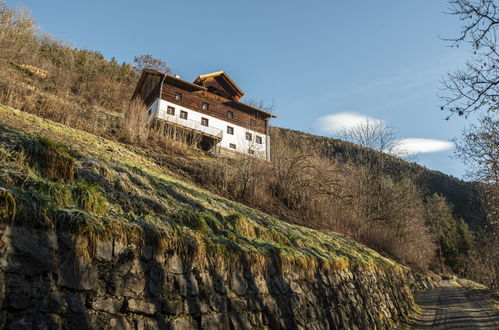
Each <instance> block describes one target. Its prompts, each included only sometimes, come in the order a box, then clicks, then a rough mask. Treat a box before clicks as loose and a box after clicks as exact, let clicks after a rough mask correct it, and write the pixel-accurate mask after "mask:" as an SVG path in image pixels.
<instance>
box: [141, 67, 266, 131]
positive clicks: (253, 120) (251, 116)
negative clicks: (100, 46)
mask: <svg viewBox="0 0 499 330" xmlns="http://www.w3.org/2000/svg"><path fill="white" fill-rule="evenodd" d="M243 95H244V92H243V91H242V90H241V89H240V88H239V87H238V86H237V85H236V84H235V83H234V82H233V81H232V79H231V78H230V77H229V76H228V75H227V74H226V73H225V72H223V71H219V72H215V73H210V74H205V75H201V76H199V77H197V78H196V80H195V81H194V83H190V82H188V81H185V80H182V79H180V78H178V77H175V76H171V75H168V74H165V73H163V72H160V71H156V70H144V71H143V72H142V75H141V76H140V79H139V82H138V83H137V87H136V88H135V91H134V93H133V96H132V99H140V100H141V101H142V102H143V103H144V104H145V105H146V107H149V105H150V104H152V103H153V102H154V101H155V100H156V99H158V98H161V99H163V100H166V101H168V102H170V103H174V104H177V105H179V106H183V107H185V108H189V109H191V110H194V111H197V112H200V113H205V114H206V115H209V116H212V117H215V118H218V119H221V120H224V121H226V122H228V123H232V124H234V125H238V126H241V127H244V128H247V129H251V130H253V131H256V132H259V133H262V134H266V133H267V128H268V120H269V119H270V118H274V117H275V116H274V115H272V114H271V113H268V112H266V111H264V110H261V109H258V108H255V107H253V106H250V105H247V104H245V103H242V102H239V99H240V98H241V97H242V96H243Z"/></svg>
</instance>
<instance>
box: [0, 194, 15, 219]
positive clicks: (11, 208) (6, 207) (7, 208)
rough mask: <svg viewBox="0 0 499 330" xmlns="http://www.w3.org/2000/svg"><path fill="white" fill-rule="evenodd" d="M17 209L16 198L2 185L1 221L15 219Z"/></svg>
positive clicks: (0, 200)
mask: <svg viewBox="0 0 499 330" xmlns="http://www.w3.org/2000/svg"><path fill="white" fill-rule="evenodd" d="M16 210H17V209H16V199H15V198H14V196H13V195H12V193H11V192H10V191H8V190H7V189H4V188H1V187H0V221H2V220H13V219H14V217H15V216H16Z"/></svg>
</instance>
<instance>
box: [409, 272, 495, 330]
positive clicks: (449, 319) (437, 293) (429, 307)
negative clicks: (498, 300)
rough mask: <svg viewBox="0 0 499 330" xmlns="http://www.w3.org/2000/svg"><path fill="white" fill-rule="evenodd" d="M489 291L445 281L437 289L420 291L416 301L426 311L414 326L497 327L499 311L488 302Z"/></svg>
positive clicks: (422, 327) (425, 327) (423, 311)
mask: <svg viewBox="0 0 499 330" xmlns="http://www.w3.org/2000/svg"><path fill="white" fill-rule="evenodd" d="M486 297H487V292H486V291H484V290H473V289H468V288H464V287H461V286H457V285H455V284H453V283H452V282H451V281H442V283H441V285H440V286H439V287H437V288H435V289H433V290H430V291H425V292H420V293H418V294H417V295H416V302H417V303H418V304H419V305H420V306H421V308H422V313H421V315H420V316H419V317H418V319H417V320H415V323H414V326H413V327H414V329H497V330H499V310H497V309H493V308H492V306H491V305H490V304H489V303H488V302H487V298H486Z"/></svg>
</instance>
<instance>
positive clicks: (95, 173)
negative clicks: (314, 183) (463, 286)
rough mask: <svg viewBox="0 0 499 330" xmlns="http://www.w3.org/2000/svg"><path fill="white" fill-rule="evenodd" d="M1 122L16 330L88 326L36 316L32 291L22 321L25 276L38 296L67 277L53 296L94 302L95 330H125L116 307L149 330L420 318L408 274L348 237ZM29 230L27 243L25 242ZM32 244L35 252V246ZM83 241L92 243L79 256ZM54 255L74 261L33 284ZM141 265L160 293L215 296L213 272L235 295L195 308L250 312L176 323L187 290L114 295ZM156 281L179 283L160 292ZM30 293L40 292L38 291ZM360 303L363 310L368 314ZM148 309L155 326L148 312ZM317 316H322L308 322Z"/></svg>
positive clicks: (33, 125) (8, 318)
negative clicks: (118, 277)
mask: <svg viewBox="0 0 499 330" xmlns="http://www.w3.org/2000/svg"><path fill="white" fill-rule="evenodd" d="M0 118H1V120H0V218H1V219H2V221H3V223H4V224H6V225H7V227H6V225H2V229H1V233H2V235H3V236H2V237H3V238H2V242H3V243H2V244H3V246H4V249H5V251H6V253H4V254H3V256H2V263H1V266H0V275H1V276H2V278H4V279H7V280H6V283H7V286H6V289H5V290H3V296H2V297H4V298H5V299H4V300H3V303H2V308H1V309H0V311H1V313H3V314H2V315H3V320H4V322H6V323H10V322H15V321H14V320H19V319H20V318H22V319H23V320H24V321H25V322H27V323H29V322H32V323H33V322H37V321H36V320H38V319H37V318H38V317H41V318H42V319H43V320H45V321H44V322H55V323H57V322H62V323H64V322H67V320H72V319H73V318H74V317H76V316H74V315H73V314H72V312H71V311H69V310H66V309H64V310H57V311H55V312H54V313H55V314H57V315H58V317H59V318H60V319H58V318H55V319H54V318H53V316H50V317H49V318H48V319H46V318H47V317H48V316H43V315H45V314H43V315H41V316H40V315H38V314H37V313H38V312H35V311H36V308H38V307H36V306H38V305H37V304H40V303H41V302H40V299H42V297H40V296H37V294H42V293H41V292H38V291H36V290H32V291H29V292H33V293H32V294H31V296H30V297H29V299H30V301H32V302H31V303H28V304H23V305H22V306H21V307H19V306H20V305H19V304H20V302H19V301H20V299H27V298H22V297H21V296H20V293H19V292H18V289H15V288H14V287H10V286H9V283H10V282H9V281H11V280H9V279H11V278H14V279H17V280H20V279H19V274H25V272H28V273H29V274H30V276H31V277H32V279H31V283H38V282H37V281H38V280H37V278H38V277H36V276H41V277H40V281H42V278H47V276H48V277H52V276H55V275H54V274H57V273H58V274H59V275H58V278H59V279H58V280H55V281H53V282H50V283H52V284H50V285H49V287H50V288H51V290H52V291H51V292H52V293H50V294H53V295H54V297H55V296H57V295H59V294H63V296H64V295H66V296H64V297H67V296H68V294H71V295H76V296H77V297H79V298H78V299H80V298H81V299H86V300H87V301H92V302H91V303H89V304H90V306H91V308H87V310H86V314H87V316H88V319H86V321H85V322H88V323H89V324H101V323H102V324H108V325H109V324H113V322H118V321H116V319H115V318H114V317H111V316H110V315H109V313H102V312H101V311H100V309H102V308H104V307H100V309H99V308H98V307H96V306H101V305H102V304H103V302H102V301H109V299H118V300H119V301H121V302H122V303H123V301H124V302H125V303H123V304H124V305H123V307H121V308H118V311H117V312H115V313H117V314H119V316H120V317H121V318H122V319H123V320H124V321H123V322H128V323H133V322H138V320H139V319H140V320H142V321H141V322H146V323H147V322H149V323H150V324H154V323H155V325H156V326H160V327H161V326H163V325H164V324H166V323H162V322H167V323H172V324H175V322H191V323H192V322H194V323H198V324H201V325H202V324H207V323H206V322H208V323H209V322H211V321H210V320H211V319H212V318H213V317H215V318H216V319H217V320H219V319H218V318H221V319H220V320H222V321H221V322H222V324H225V323H227V324H228V322H229V321H230V322H232V323H233V324H234V322H242V321H241V320H243V321H244V320H248V324H251V326H263V325H265V324H267V325H270V326H271V327H274V326H278V324H282V325H284V326H286V327H288V326H290V327H299V326H300V324H302V326H305V325H306V323H307V321H306V320H313V322H314V323H316V324H317V326H318V327H324V326H330V327H333V328H339V327H349V326H354V325H355V326H358V327H372V326H380V327H385V326H388V325H393V324H397V323H398V322H400V321H402V320H403V319H404V318H405V317H407V316H408V315H409V314H410V313H412V311H413V308H414V305H413V298H412V295H411V293H410V290H409V288H408V284H409V281H408V277H407V276H408V275H407V274H408V270H407V269H406V268H405V267H402V266H400V265H398V264H396V263H395V262H393V261H391V260H389V259H387V258H385V257H382V256H381V255H379V254H378V253H376V252H375V251H373V250H371V249H368V248H366V247H364V246H363V245H361V244H359V243H357V242H355V241H353V240H351V239H348V238H347V237H345V236H343V235H339V234H336V233H333V232H330V231H318V230H313V229H309V228H305V227H301V226H297V225H292V224H289V223H287V222H283V221H281V220H279V219H276V218H274V217H271V216H269V215H266V214H264V213H262V212H259V211H256V210H254V209H251V208H249V207H246V206H244V205H241V204H239V203H236V202H232V201H230V200H227V199H224V198H221V197H219V196H216V195H214V194H213V193H210V192H207V191H205V190H203V189H200V188H198V187H196V186H193V185H191V184H187V183H185V182H183V181H180V180H177V179H174V178H173V177H172V175H171V173H168V172H166V171H165V170H164V169H163V168H161V167H159V166H158V165H156V164H155V163H154V162H152V161H151V160H149V159H147V158H146V157H144V156H141V155H139V154H137V153H135V152H133V151H132V150H130V149H129V148H127V147H126V146H124V145H121V144H119V143H115V142H112V141H109V140H105V139H103V138H99V137H96V136H94V135H91V134H89V133H86V132H82V131H78V130H75V129H71V128H68V127H66V126H64V125H61V124H57V123H54V122H51V121H48V120H45V119H42V118H39V117H36V116H34V115H30V114H27V113H24V112H21V111H17V110H13V109H11V108H6V107H0ZM61 142H62V143H64V144H62V143H61ZM19 226H21V227H23V228H27V229H25V230H27V231H25V230H24V229H16V228H20V227H19ZM52 233H56V236H57V238H54V239H48V240H46V239H42V238H40V237H45V236H47V237H52V236H51V235H54V234H52ZM63 233H67V234H63ZM64 235H70V236H69V237H72V238H70V239H69V240H70V241H74V242H75V243H74V244H75V246H76V247H75V248H73V249H71V248H70V249H69V250H68V251H70V252H68V253H73V254H74V255H72V254H70V255H69V256H65V257H63V256H62V255H63V254H64V253H66V252H63V251H61V250H60V248H58V247H57V246H53V243H43V242H45V241H47V242H54V241H57V242H59V245H58V246H60V244H63V243H61V242H63V241H64V242H66V243H64V244H66V245H67V244H69V246H72V245H71V243H67V240H68V239H62V237H66V236H64ZM26 237H31V238H32V239H30V240H29V242H27V241H26ZM81 241H84V242H86V243H85V244H83V248H81V247H80V248H77V247H78V246H80V245H81ZM32 242H42V243H39V244H41V245H40V246H38V247H37V248H31V249H28V248H27V247H26V245H27V244H33V243H32ZM105 242H112V244H111V246H114V248H111V251H114V252H113V254H112V256H110V257H109V258H108V259H105V260H107V262H104V263H102V258H101V259H99V255H101V254H102V252H99V251H100V249H99V248H98V247H99V246H101V245H102V244H104V245H105V244H106V243H105ZM119 242H127V244H128V246H129V249H130V252H129V253H128V254H123V253H124V252H123V253H122V254H117V253H116V246H117V244H118V243H119ZM37 244H38V243H37ZM119 244H122V243H119ZM147 246H150V248H151V249H152V250H153V251H155V252H154V253H153V255H154V256H155V257H152V259H151V257H147V258H146V259H144V258H145V257H140V256H141V255H142V256H143V255H144V253H145V252H144V251H146V250H144V249H145V248H146V247H147ZM47 248H50V251H51V252H50V253H49V255H55V256H57V255H61V256H60V257H54V258H55V259H54V261H53V262H51V263H50V265H49V266H47V269H45V268H43V270H40V271H38V270H36V269H35V270H33V267H35V268H36V266H37V265H39V263H35V264H30V260H31V259H30V258H35V257H36V258H35V259H37V260H38V259H39V256H38V253H40V251H44V250H46V249H47ZM23 251H24V252H23ZM133 251H138V252H137V253H138V254H134V253H135V252H133ZM141 251H142V252H141ZM19 253H22V255H21V257H20V256H19ZM130 253H131V255H130ZM125 255H127V256H129V257H126V258H125ZM134 255H135V256H137V258H138V259H134V258H135V257H133V256H134ZM19 258H21V259H19ZM68 258H69V259H68ZM94 258H95V259H94ZM123 258H125V259H123ZM130 258H132V259H130ZM172 258H173V259H172ZM175 258H180V260H182V261H181V262H180V263H181V264H180V266H179V265H177V266H175V265H174V266H172V262H173V263H176V264H178V262H176V261H175V260H176V259H175ZM49 259H50V258H49ZM64 260H66V261H67V260H74V261H73V262H75V263H76V264H75V266H71V267H70V268H68V269H70V270H71V271H74V269H80V268H81V267H83V266H81V265H82V263H83V264H84V265H85V266H84V268H82V270H81V272H83V273H84V274H86V272H87V271H89V270H88V269H91V270H92V271H91V272H90V273H89V274H93V275H92V276H94V277H92V278H94V279H95V281H92V283H88V282H85V281H84V280H83V278H84V277H81V276H82V275H78V276H77V277H76V278H77V279H80V280H75V278H74V276H72V275H71V276H69V275H68V276H69V277H68V278H69V279H67V278H66V279H65V269H66V268H65V263H66V261H64ZM78 260H80V261H78ZM92 260H93V261H92ZM99 260H100V261H101V263H99ZM111 260H114V261H113V262H111ZM127 260H128V261H127ZM133 260H135V261H133ZM144 260H148V261H147V263H146V261H144ZM26 262H27V264H26V265H25V266H24V267H21V268H19V265H23V263H26ZM129 262H132V263H133V262H135V263H138V264H140V265H142V266H141V267H142V268H143V269H142V268H141V269H142V270H137V274H136V277H137V279H136V280H137V281H139V282H140V281H144V283H151V281H156V282H154V285H156V286H157V285H160V286H164V285H166V283H169V282H168V281H170V280H171V281H180V280H181V279H179V277H180V278H185V277H186V276H188V277H189V280H188V281H187V282H188V283H191V284H189V285H195V286H196V287H202V286H203V285H207V284H206V283H205V282H204V280H202V279H201V277H199V278H198V277H197V276H198V275H199V274H200V272H201V273H207V274H208V275H209V277H212V278H213V279H212V280H213V281H214V280H215V277H217V276H222V278H225V279H226V280H222V285H226V286H227V289H226V290H225V291H224V290H222V291H219V292H217V293H216V294H215V293H210V292H211V291H210V290H208V289H206V291H203V290H201V291H198V290H196V292H195V293H193V295H192V299H194V300H196V304H198V303H199V304H201V302H200V301H201V300H203V299H215V298H217V297H218V298H221V299H223V300H224V301H225V300H227V299H228V300H231V299H235V297H239V298H238V299H244V300H245V301H246V302H245V303H244V306H242V305H240V307H238V308H239V309H240V310H239V311H238V312H237V313H236V314H237V315H236V316H234V315H232V314H230V313H229V314H227V313H226V312H223V310H224V309H222V314H220V313H219V312H220V311H219V312H217V313H215V311H210V310H209V308H208V309H206V310H205V309H203V308H201V309H197V310H196V311H193V312H190V311H189V310H188V309H187V310H186V309H185V308H189V307H188V306H187V307H185V308H180V309H179V310H178V311H175V313H173V312H169V311H160V310H162V308H163V307H161V306H164V304H166V303H167V301H169V300H170V299H173V298H171V295H174V296H175V297H176V298H175V299H179V301H181V303H182V304H183V305H184V304H187V305H189V304H190V303H189V302H188V301H189V300H186V299H187V298H186V297H185V296H184V295H183V294H182V293H181V292H182V289H181V287H176V286H175V285H174V286H173V287H168V288H165V289H164V290H163V291H161V290H160V291H155V289H154V288H155V286H154V285H153V284H150V285H149V286H147V287H149V289H147V288H146V289H145V291H143V290H144V288H143V287H142V286H141V285H139V287H140V288H139V289H138V292H135V293H134V294H133V295H131V294H127V293H120V292H121V291H115V290H117V288H120V285H125V284H122V282H119V283H118V282H116V283H115V282H113V281H115V280H109V279H107V280H106V278H107V277H106V276H107V275H105V274H112V273H115V272H118V270H111V269H110V267H118V266H112V264H116V265H123V267H125V266H126V264H128V263H129ZM153 262H154V264H151V263H153ZM144 263H146V264H147V265H145V266H144ZM79 267H80V268H79ZM130 267H132V266H130ZM144 267H145V268H144ZM149 267H156V268H149ZM172 267H173V268H172ZM178 267H180V268H181V269H182V270H181V271H178V270H177V269H178ZM132 268H133V267H132ZM151 269H157V270H158V271H161V273H164V274H166V275H162V276H160V277H159V278H157V277H156V275H154V274H155V273H154V272H152V270H151ZM151 272H152V273H151ZM179 272H180V273H179ZM241 272H242V273H241ZM77 274H80V272H78V273H77ZM180 274H182V275H180ZM196 274H198V275H196ZM237 274H244V277H241V278H239V277H238V276H239V275H237ZM215 275H216V276H215ZM22 276H24V275H22ZM33 276H35V277H33ZM61 276H62V277H61ZM75 276H76V275H75ZM127 276H128V275H127ZM134 276H135V275H134ZM151 276H152V278H151ZM192 276H194V277H195V279H194V278H192V279H191V277H192ZM234 276H236V278H238V280H237V281H239V282H242V283H244V284H241V285H242V288H241V287H240V286H239V285H237V284H234V283H233V280H231V278H232V277H234ZM241 276H242V275H241ZM125 278H126V276H125ZM217 278H218V277H217ZM257 278H261V279H262V281H263V284H262V285H263V288H259V287H258V285H256V287H255V289H254V290H253V289H251V290H250V289H249V287H248V282H253V281H254V280H255V279H257ZM81 281H84V282H81ZM109 281H111V282H112V283H111V282H109ZM157 281H159V283H160V284H158V283H157ZM210 281H211V280H210ZM217 281H218V280H217ZM224 281H228V282H224ZM93 282H95V283H93ZM239 282H238V283H239ZM20 283H23V284H22V286H23V287H26V286H29V284H27V283H28V282H25V280H21V282H20ZM54 283H55V284H54ZM97 283H98V285H99V286H98V287H96V285H97ZM140 283H142V282H140ZM193 283H194V284H193ZM210 283H211V282H210ZM151 285H152V286H151ZM30 290H31V289H30ZM68 290H69V291H68ZM74 290H76V291H74ZM110 290H111V291H110ZM120 290H121V289H120ZM123 290H125V289H123ZM179 290H180V291H179ZM42 291H43V290H42ZM36 292H38V293H36ZM53 292H56V293H57V294H55V293H53ZM113 292H114V293H113ZM307 292H308V293H307ZM57 297H59V296H57ZM61 297H62V296H61ZM113 297H114V298H113ZM116 297H117V298H116ZM168 297H170V298H168ZM218 298H217V299H218ZM256 298H258V299H262V306H260V307H253V308H250V307H248V306H246V303H249V301H250V300H251V301H254V300H255V299H256ZM54 299H56V298H54ZM61 299H62V300H64V299H66V298H61ZM189 299H191V298H189ZM246 299H247V300H246ZM290 299H292V300H290ZM296 299H298V300H296ZM42 300H43V299H42ZM95 301H99V302H100V303H95ZM300 301H301V302H300ZM359 301H363V303H362V306H363V307H362V308H360V309H359V308H358V306H359V305H358V302H359ZM65 303H69V302H68V301H66V302H65ZM94 303H95V306H94ZM234 303H235V302H233V304H234ZM16 304H17V305H16ZM99 304H101V305H99ZM87 305H88V304H87ZM9 306H10V307H9ZM12 306H17V309H12ZM137 306H139V307H137ZM140 306H141V307H140ZM144 306H149V307H150V308H151V309H153V310H154V312H150V311H149V309H147V311H144V309H146V308H145V307H144ZM300 306H301V307H300ZM334 306H336V307H334ZM305 307H306V308H307V309H308V310H310V313H312V314H311V315H315V316H311V315H308V314H303V315H302V314H300V313H301V311H300V310H301V309H303V308H305ZM333 307H334V308H333ZM40 308H42V307H40ZM191 308H192V307H191ZM236 310H237V309H235V310H233V312H234V311H236ZM276 311H277V312H278V314H275V313H276ZM33 313H35V314H36V315H35V314H33ZM279 313H280V314H279ZM307 313H308V312H307ZM219 314H220V315H219ZM288 314H289V315H288ZM33 315H35V316H33ZM90 315H94V316H95V320H94V319H92V317H93V316H92V317H90ZM214 315H215V316H214ZM258 315H260V316H258ZM262 315H263V316H262ZM290 315H291V316H292V317H291V318H290ZM307 315H308V316H307ZM321 315H323V317H321ZM243 316H244V317H243ZM255 318H256V319H255ZM258 318H261V319H258ZM58 320H59V321H58ZM220 320H219V321H220ZM290 320H291V321H290ZM120 322H121V321H120ZM203 322H205V323H203ZM224 322H225V323H224ZM287 322H291V323H287ZM243 323H244V322H243Z"/></svg>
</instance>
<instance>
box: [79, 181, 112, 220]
mask: <svg viewBox="0 0 499 330" xmlns="http://www.w3.org/2000/svg"><path fill="white" fill-rule="evenodd" d="M73 197H74V199H75V201H76V204H77V205H78V207H80V208H81V209H82V210H84V211H85V212H89V213H92V214H95V215H99V216H106V215H107V207H108V205H107V200H106V197H105V196H104V194H103V191H102V188H101V186H99V185H98V184H96V183H88V182H86V181H85V180H81V181H78V182H77V183H76V185H75V188H74V189H73Z"/></svg>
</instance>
